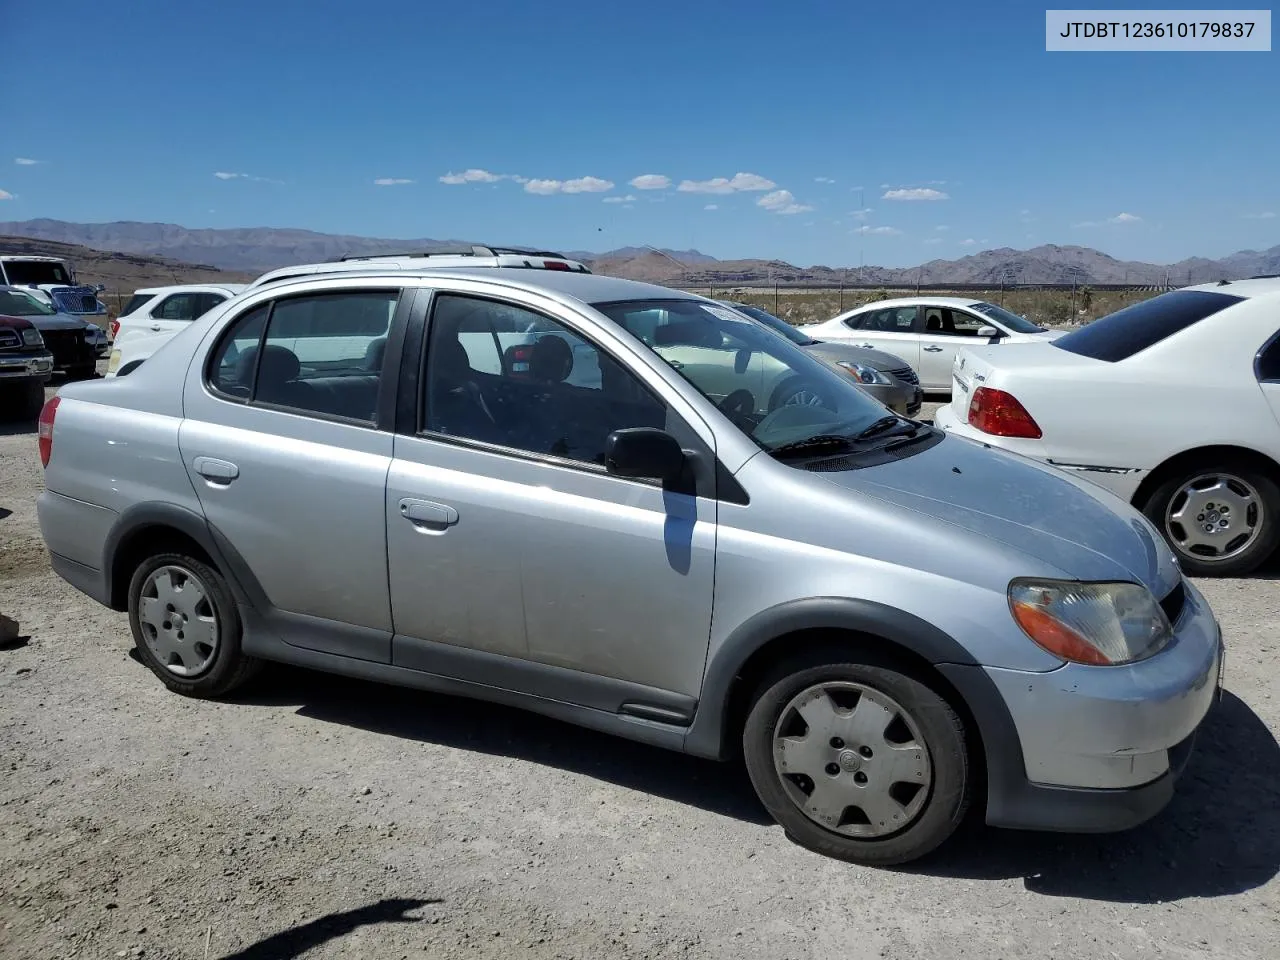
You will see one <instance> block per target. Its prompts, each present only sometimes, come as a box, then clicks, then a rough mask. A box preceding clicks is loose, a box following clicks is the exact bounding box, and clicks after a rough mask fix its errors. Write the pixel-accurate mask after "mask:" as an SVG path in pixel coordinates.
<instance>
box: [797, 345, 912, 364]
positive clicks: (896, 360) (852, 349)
mask: <svg viewBox="0 0 1280 960" xmlns="http://www.w3.org/2000/svg"><path fill="white" fill-rule="evenodd" d="M804 349H805V350H807V351H809V353H811V354H813V355H814V356H816V357H817V358H818V359H820V360H825V361H827V363H836V362H837V361H840V360H845V361H850V362H853V363H861V364H865V365H866V366H868V367H874V368H875V369H876V370H901V369H902V368H903V367H909V366H910V364H909V363H907V361H905V360H903V359H902V358H901V357H898V356H894V355H893V354H892V353H885V352H884V351H883V350H872V349H871V348H870V347H856V346H854V345H853V344H851V343H832V342H831V341H828V340H820V341H818V342H817V343H811V344H809V345H808V346H806V347H804Z"/></svg>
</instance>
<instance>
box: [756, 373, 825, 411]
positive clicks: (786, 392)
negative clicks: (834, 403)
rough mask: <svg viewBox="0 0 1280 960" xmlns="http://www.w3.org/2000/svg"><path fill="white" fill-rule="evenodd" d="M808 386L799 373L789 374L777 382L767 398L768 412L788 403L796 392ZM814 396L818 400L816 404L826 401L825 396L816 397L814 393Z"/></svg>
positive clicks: (807, 382)
mask: <svg viewBox="0 0 1280 960" xmlns="http://www.w3.org/2000/svg"><path fill="white" fill-rule="evenodd" d="M808 387H809V381H808V380H806V379H805V378H804V377H801V376H799V375H796V376H791V377H788V378H787V379H786V380H783V381H782V383H780V384H778V386H777V387H775V388H774V391H773V396H771V397H770V398H769V412H770V413H773V411H775V410H777V409H778V408H779V407H781V406H785V405H786V404H788V403H790V402H791V401H792V400H793V399H794V398H795V396H796V394H798V393H801V392H803V391H805V390H807V389H808ZM815 398H816V399H817V400H818V404H817V405H819V406H821V405H822V404H824V403H826V402H827V399H826V398H825V397H820V398H818V397H816V395H815Z"/></svg>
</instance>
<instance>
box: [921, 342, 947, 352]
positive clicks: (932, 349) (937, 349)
mask: <svg viewBox="0 0 1280 960" xmlns="http://www.w3.org/2000/svg"><path fill="white" fill-rule="evenodd" d="M921 349H922V350H924V352H925V353H941V352H942V348H941V347H935V346H934V345H933V344H932V343H931V344H929V345H928V346H927V347H921Z"/></svg>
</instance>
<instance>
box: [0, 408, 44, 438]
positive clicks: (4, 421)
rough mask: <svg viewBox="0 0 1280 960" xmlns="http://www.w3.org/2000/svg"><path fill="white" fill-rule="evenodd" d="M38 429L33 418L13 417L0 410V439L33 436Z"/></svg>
mask: <svg viewBox="0 0 1280 960" xmlns="http://www.w3.org/2000/svg"><path fill="white" fill-rule="evenodd" d="M38 428H39V424H38V423H37V422H36V418H35V417H15V416H12V415H11V414H9V413H7V412H6V411H4V410H0V437H18V436H22V435H23V434H29V435H31V436H34V435H35V433H36V430H37V429H38Z"/></svg>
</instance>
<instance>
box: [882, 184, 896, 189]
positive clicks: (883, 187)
mask: <svg viewBox="0 0 1280 960" xmlns="http://www.w3.org/2000/svg"><path fill="white" fill-rule="evenodd" d="M892 186H893V184H892V183H882V184H880V189H881V190H888V189H890V188H891V187H892Z"/></svg>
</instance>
